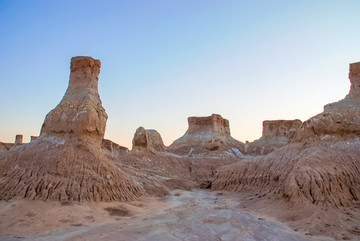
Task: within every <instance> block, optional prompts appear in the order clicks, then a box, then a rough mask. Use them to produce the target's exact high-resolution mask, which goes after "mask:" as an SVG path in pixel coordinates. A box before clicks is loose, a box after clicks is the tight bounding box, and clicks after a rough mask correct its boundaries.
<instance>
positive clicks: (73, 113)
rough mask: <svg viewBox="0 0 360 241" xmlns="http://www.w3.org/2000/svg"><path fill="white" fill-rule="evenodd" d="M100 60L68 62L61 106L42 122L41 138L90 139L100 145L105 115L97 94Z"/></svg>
mask: <svg viewBox="0 0 360 241" xmlns="http://www.w3.org/2000/svg"><path fill="white" fill-rule="evenodd" d="M100 67H101V63H100V60H95V59H93V58H91V57H74V58H72V59H71V67H70V70H71V73H70V80H69V86H68V88H67V90H66V93H65V95H64V97H63V99H62V100H61V102H60V103H59V104H58V106H56V108H55V109H53V110H52V111H51V112H50V113H49V114H48V115H47V116H46V118H45V121H44V124H43V126H42V129H41V135H71V136H76V137H90V138H91V139H93V140H94V141H96V142H98V143H101V140H102V138H103V137H104V134H105V127H106V120H107V114H106V112H105V109H104V108H103V106H102V104H101V100H100V97H99V92H98V80H99V73H100Z"/></svg>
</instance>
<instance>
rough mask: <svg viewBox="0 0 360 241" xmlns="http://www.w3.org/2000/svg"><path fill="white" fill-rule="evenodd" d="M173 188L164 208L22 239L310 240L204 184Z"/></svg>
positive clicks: (157, 240)
mask: <svg viewBox="0 0 360 241" xmlns="http://www.w3.org/2000/svg"><path fill="white" fill-rule="evenodd" d="M172 194H173V195H171V196H170V197H169V198H168V199H167V200H166V201H164V206H163V208H161V209H160V210H157V211H155V212H153V213H148V214H141V215H136V216H130V217H121V218H116V219H117V220H116V219H115V220H114V221H113V222H107V223H100V224H99V223H98V224H93V225H90V226H82V227H71V228H65V229H60V230H57V231H54V232H51V233H46V234H36V235H25V236H23V237H21V240H154V241H161V240H166V241H171V240H207V241H211V240H214V241H215V240H216V241H220V240H243V241H246V240H249V241H250V240H269V241H270V240H271V241H276V240H279V241H280V240H287V241H291V240H294V241H302V240H309V239H308V238H307V237H305V236H302V235H300V234H298V233H295V232H294V231H292V230H291V229H289V228H288V227H286V226H285V225H283V224H281V223H279V222H276V221H272V220H267V219H264V218H261V217H259V216H255V215H251V214H248V213H244V212H242V211H240V210H238V209H236V206H237V205H238V202H237V201H235V200H234V199H232V198H230V197H226V196H222V195H219V194H216V193H213V192H208V191H206V190H197V191H193V192H188V191H179V190H178V191H174V192H173V193H172ZM114 215H119V216H123V214H121V213H116V212H115V213H114ZM0 239H1V238H0ZM2 239H3V240H20V239H17V238H13V237H11V238H10V237H7V238H5V237H3V238H2Z"/></svg>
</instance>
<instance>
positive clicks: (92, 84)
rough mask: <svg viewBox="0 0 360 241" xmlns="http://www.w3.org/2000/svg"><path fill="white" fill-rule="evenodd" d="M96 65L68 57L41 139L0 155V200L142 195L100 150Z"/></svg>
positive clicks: (101, 116) (87, 59)
mask: <svg viewBox="0 0 360 241" xmlns="http://www.w3.org/2000/svg"><path fill="white" fill-rule="evenodd" d="M100 65H101V64H100V61H99V60H95V59H93V58H91V57H74V58H72V59H71V68H70V69H71V74H70V81H69V87H68V89H67V91H66V93H65V95H64V97H63V99H62V100H61V102H60V104H58V105H57V106H56V108H55V109H53V110H52V111H51V112H50V113H49V114H48V115H47V116H46V118H45V121H44V124H43V126H42V129H41V135H40V136H39V137H38V138H37V139H36V140H34V141H31V142H30V143H29V144H25V145H22V146H18V147H16V148H12V149H11V150H9V151H7V152H5V155H1V156H0V176H1V177H2V183H3V185H1V186H0V200H9V199H13V198H27V199H41V200H59V201H83V200H88V201H115V200H118V201H127V200H133V199H135V198H137V197H139V196H140V195H142V192H141V189H140V188H139V186H137V185H136V184H135V183H134V182H133V180H132V179H131V178H130V177H128V176H127V175H126V174H125V173H123V172H122V171H120V170H119V168H118V167H117V166H116V165H115V164H114V163H113V162H112V160H111V159H109V157H108V155H106V154H105V152H104V151H103V150H102V148H101V147H102V140H103V137H104V133H105V125H106V120H107V115H106V113H105V110H104V108H103V107H102V104H101V101H100V97H99V93H98V79H99V73H100Z"/></svg>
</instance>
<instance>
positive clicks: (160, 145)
mask: <svg viewBox="0 0 360 241" xmlns="http://www.w3.org/2000/svg"><path fill="white" fill-rule="evenodd" d="M132 144H133V146H132V150H133V151H142V150H149V151H151V152H163V151H166V147H165V145H164V142H163V140H162V138H161V135H160V134H159V132H157V131H156V130H152V129H145V128H144V127H139V128H138V129H136V132H135V134H134V138H133V141H132Z"/></svg>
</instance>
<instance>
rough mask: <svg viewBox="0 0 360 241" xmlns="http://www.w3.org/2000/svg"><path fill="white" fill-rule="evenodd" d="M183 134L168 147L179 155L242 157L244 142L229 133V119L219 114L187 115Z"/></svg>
mask: <svg viewBox="0 0 360 241" xmlns="http://www.w3.org/2000/svg"><path fill="white" fill-rule="evenodd" d="M188 124H189V127H188V130H187V131H186V133H185V135H183V136H182V137H181V138H179V139H177V140H175V141H174V142H173V143H172V144H171V145H170V146H169V148H168V150H169V151H170V152H173V153H176V154H179V155H188V156H190V157H191V156H199V157H203V156H204V155H214V156H218V157H219V156H232V157H243V152H244V144H243V143H242V142H240V141H238V140H236V139H234V138H232V137H231V135H230V126H229V121H228V120H226V119H224V118H222V117H221V116H220V115H217V114H213V115H211V116H207V117H189V118H188Z"/></svg>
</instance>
